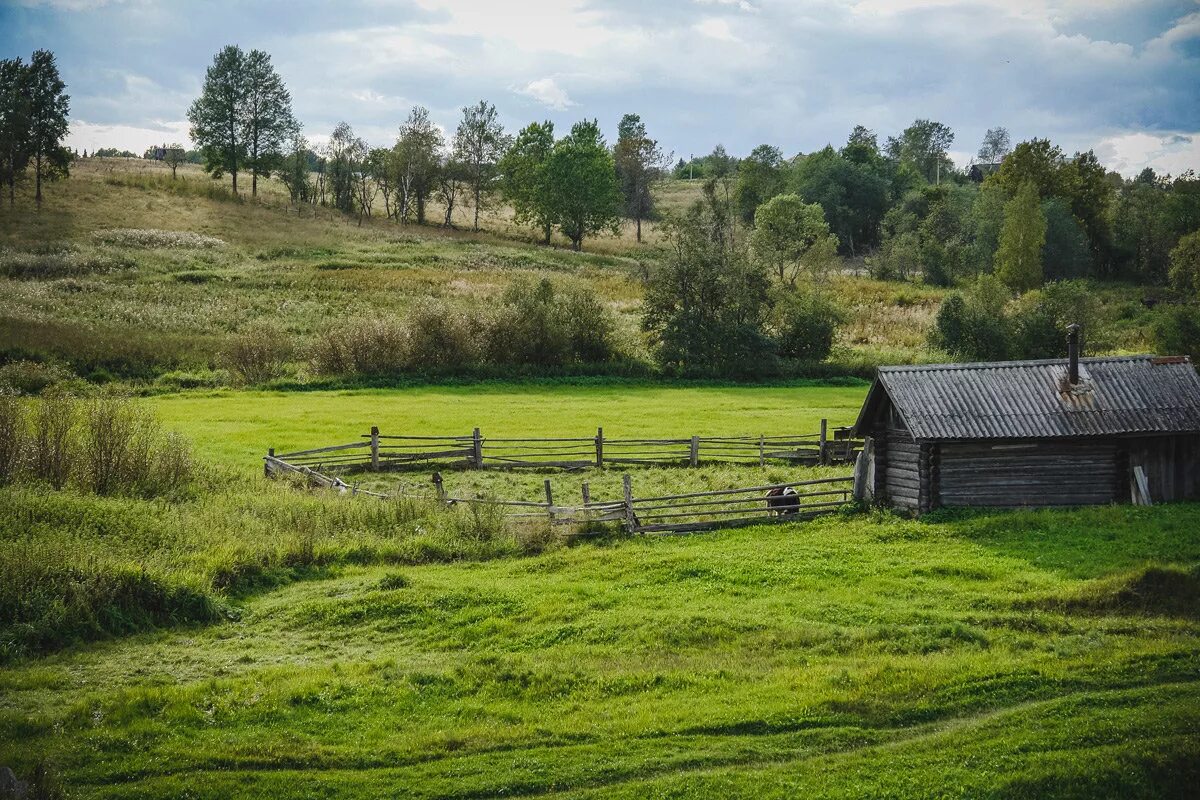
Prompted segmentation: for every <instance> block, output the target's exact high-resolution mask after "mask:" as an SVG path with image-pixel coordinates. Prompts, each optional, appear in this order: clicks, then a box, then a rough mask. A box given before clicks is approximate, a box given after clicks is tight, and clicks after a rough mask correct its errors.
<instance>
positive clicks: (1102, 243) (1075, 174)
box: [1062, 150, 1116, 274]
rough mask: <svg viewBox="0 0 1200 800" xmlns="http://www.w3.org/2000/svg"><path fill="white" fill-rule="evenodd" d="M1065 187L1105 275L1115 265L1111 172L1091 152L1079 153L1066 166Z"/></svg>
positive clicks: (1073, 212)
mask: <svg viewBox="0 0 1200 800" xmlns="http://www.w3.org/2000/svg"><path fill="white" fill-rule="evenodd" d="M1062 173H1063V175H1062V188H1063V190H1064V191H1065V192H1066V195H1065V197H1066V199H1067V200H1068V201H1069V202H1070V203H1071V213H1072V214H1074V215H1075V218H1076V219H1078V220H1079V221H1080V222H1081V223H1083V227H1084V230H1086V231H1087V238H1088V242H1089V243H1090V245H1091V250H1092V260H1093V262H1094V263H1095V265H1096V266H1097V267H1098V268H1099V269H1100V271H1101V272H1102V273H1105V274H1107V273H1110V272H1111V271H1112V266H1113V230H1112V222H1111V221H1110V219H1111V209H1112V206H1113V201H1114V197H1115V194H1116V192H1115V191H1114V189H1113V187H1112V184H1111V183H1109V181H1108V170H1106V169H1105V168H1104V165H1103V164H1101V163H1100V160H1099V159H1097V158H1096V154H1095V153H1093V152H1092V151H1091V150H1088V151H1087V152H1086V153H1076V154H1075V157H1074V158H1073V159H1071V161H1070V162H1069V163H1067V164H1065V165H1064V166H1063V170H1062Z"/></svg>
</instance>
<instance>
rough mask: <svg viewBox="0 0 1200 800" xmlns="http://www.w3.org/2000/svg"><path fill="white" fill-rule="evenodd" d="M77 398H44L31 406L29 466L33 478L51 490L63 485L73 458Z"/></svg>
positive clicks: (69, 473)
mask: <svg viewBox="0 0 1200 800" xmlns="http://www.w3.org/2000/svg"><path fill="white" fill-rule="evenodd" d="M78 405H79V404H78V401H76V400H75V399H74V398H72V397H70V396H67V395H54V396H51V397H44V398H42V399H41V400H40V401H38V402H37V403H36V404H35V405H34V407H33V438H32V442H31V444H32V448H31V452H30V458H29V460H30V469H31V471H32V475H33V478H34V479H35V480H39V481H43V482H45V483H48V484H50V486H51V487H52V488H54V489H61V488H62V487H63V486H66V484H67V480H68V479H69V478H70V475H71V468H72V466H73V464H74V463H75V462H74V457H75V441H74V432H75V428H76V425H77V421H76V417H77V415H78Z"/></svg>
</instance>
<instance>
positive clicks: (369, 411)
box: [146, 381, 867, 469]
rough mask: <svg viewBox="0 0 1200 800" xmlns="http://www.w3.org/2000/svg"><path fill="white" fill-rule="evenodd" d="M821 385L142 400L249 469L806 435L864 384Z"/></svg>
mask: <svg viewBox="0 0 1200 800" xmlns="http://www.w3.org/2000/svg"><path fill="white" fill-rule="evenodd" d="M845 383H846V385H842V386H828V385H812V384H805V383H797V384H795V385H787V384H784V385H778V386H736V385H730V386H711V385H710V386H705V385H698V386H659V385H654V384H651V383H645V382H636V381H635V382H628V383H607V382H600V383H598V384H597V383H595V382H589V381H580V382H578V383H570V382H563V383H555V382H536V381H535V382H530V383H528V384H512V383H503V382H497V383H484V384H471V385H463V386H418V387H412V388H407V389H399V390H389V389H372V390H351V391H338V392H327V391H318V392H247V391H222V392H207V393H202V392H189V393H180V394H167V395H161V396H156V397H150V398H147V399H146V402H147V403H148V404H149V405H150V406H151V407H152V408H154V409H155V411H157V413H158V415H159V416H160V417H161V418H162V420H163V423H164V425H166V427H168V428H173V429H177V430H179V431H180V432H182V433H183V434H184V435H186V436H187V437H188V438H190V439H191V440H192V441H193V443H194V444H195V447H196V451H197V453H198V454H199V455H200V456H202V457H203V458H205V459H207V460H209V461H212V462H214V463H221V464H224V465H228V466H230V467H237V468H240V469H247V468H251V469H252V468H254V467H253V466H252V465H257V464H259V463H260V461H259V460H260V459H261V458H262V457H263V456H264V455H266V450H267V448H268V447H274V448H275V450H276V452H279V453H285V452H290V451H293V450H304V449H309V448H315V447H324V446H328V445H334V444H344V443H347V442H351V441H355V440H357V439H359V438H360V437H361V436H362V435H363V434H366V433H368V432H369V431H370V429H371V426H372V425H376V426H378V427H379V429H380V431H381V432H383V433H384V434H397V435H398V434H408V435H428V436H442V435H451V436H453V435H457V436H464V435H470V433H471V429H472V428H474V427H479V428H480V429H481V430H482V432H483V435H484V436H495V437H502V436H583V437H586V436H594V435H595V433H596V428H597V426H600V427H603V428H604V432H605V436H608V437H612V438H639V437H651V438H653V437H685V436H693V435H707V436H713V435H741V434H745V435H758V434H766V435H771V434H798V433H816V432H817V430H818V428H819V425H820V420H821V419H822V418H826V419H828V420H829V424H830V425H831V426H838V425H849V424H851V423H853V422H854V420H855V417H856V416H857V414H858V409H859V406H860V405H861V404H862V398H863V397H864V395H865V394H866V388H867V384H866V382H864V381H846V382H845Z"/></svg>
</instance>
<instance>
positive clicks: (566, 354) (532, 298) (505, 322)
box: [487, 278, 617, 366]
mask: <svg viewBox="0 0 1200 800" xmlns="http://www.w3.org/2000/svg"><path fill="white" fill-rule="evenodd" d="M615 330H616V323H615V322H614V320H613V317H612V312H610V311H609V310H608V308H606V307H605V306H604V304H603V303H601V302H600V301H599V300H598V299H597V298H596V296H595V295H594V294H593V293H592V292H591V291H589V290H588V289H587V288H586V287H584V286H582V285H581V284H578V283H574V282H559V283H557V284H556V283H553V282H551V281H550V280H549V279H546V278H543V279H541V280H539V281H532V280H528V279H522V280H517V281H514V282H513V284H512V285H510V286H509V287H508V289H507V290H506V291H505V293H504V295H503V297H502V298H501V306H500V308H499V309H498V310H497V312H496V314H495V316H494V317H493V318H492V322H491V325H490V327H489V330H488V345H487V351H488V354H489V356H490V357H491V359H492V360H493V361H495V362H497V363H500V364H532V365H535V366H560V365H563V364H571V363H598V362H602V361H610V360H612V359H613V358H614V356H615V355H616V352H617V347H616V343H615Z"/></svg>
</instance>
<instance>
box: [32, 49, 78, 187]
mask: <svg viewBox="0 0 1200 800" xmlns="http://www.w3.org/2000/svg"><path fill="white" fill-rule="evenodd" d="M27 73H28V77H27V79H26V82H25V87H26V91H27V92H28V96H29V103H28V109H29V140H28V145H27V149H28V152H29V157H30V160H31V161H32V162H33V167H34V173H33V174H34V181H35V183H36V186H37V190H36V193H35V199H36V201H37V203H38V205H41V202H42V183H43V181H52V180H55V179H56V178H59V177H61V176H64V175H66V174H67V169H68V166H69V165H70V163H71V155H70V153H68V152H67V149H66V148H65V147H63V145H62V140H63V139H64V138H65V137H66V135H67V112H68V111H69V110H70V105H71V98H70V97H68V96H67V94H66V92H65V90H66V88H67V85H66V84H65V83H63V81H62V78H60V77H59V75H58V65H57V64H55V63H54V54H53V53H51V52H50V51H49V50H36V51H34V53H33V58H31V59H30V60H29V67H28V68H27Z"/></svg>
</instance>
